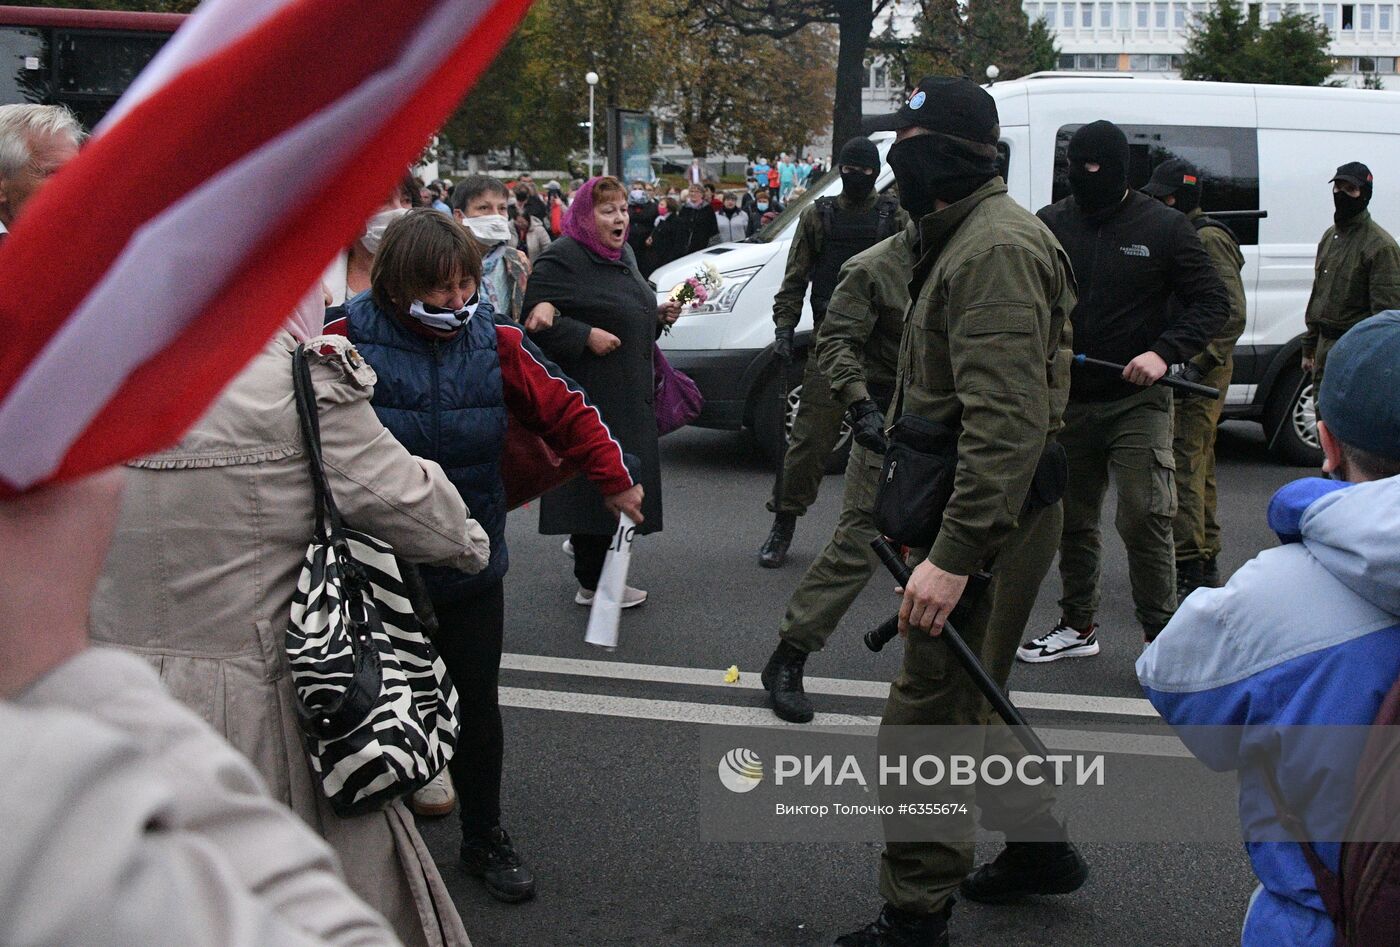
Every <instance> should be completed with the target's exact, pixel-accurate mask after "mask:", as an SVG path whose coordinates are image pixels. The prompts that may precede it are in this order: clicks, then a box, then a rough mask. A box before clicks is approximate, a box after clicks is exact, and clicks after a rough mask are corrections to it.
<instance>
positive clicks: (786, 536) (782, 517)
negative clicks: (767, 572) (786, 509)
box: [758, 513, 797, 569]
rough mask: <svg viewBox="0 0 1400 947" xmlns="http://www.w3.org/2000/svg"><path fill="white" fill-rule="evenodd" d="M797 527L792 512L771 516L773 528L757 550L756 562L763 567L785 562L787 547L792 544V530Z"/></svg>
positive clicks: (775, 566) (774, 566) (776, 565)
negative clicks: (761, 546)
mask: <svg viewBox="0 0 1400 947" xmlns="http://www.w3.org/2000/svg"><path fill="white" fill-rule="evenodd" d="M796 527H797V517H796V516H795V515H794V514H792V513H779V514H778V515H776V516H774V517H773V528H772V529H771V530H769V531H768V538H767V539H766V540H764V541H763V548H761V549H759V551H758V564H759V565H761V566H763V568H765V569H776V568H778V567H779V566H781V565H782V564H783V563H785V562H787V554H788V547H789V546H791V545H792V531H793V530H794V529H795V528H796Z"/></svg>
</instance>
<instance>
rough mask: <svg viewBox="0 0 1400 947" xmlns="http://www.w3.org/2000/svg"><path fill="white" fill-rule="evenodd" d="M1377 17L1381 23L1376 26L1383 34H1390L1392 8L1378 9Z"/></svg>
mask: <svg viewBox="0 0 1400 947" xmlns="http://www.w3.org/2000/svg"><path fill="white" fill-rule="evenodd" d="M1376 15H1377V18H1378V20H1379V22H1378V23H1377V24H1376V25H1377V26H1379V27H1380V28H1381V30H1382V31H1383V32H1386V33H1389V32H1390V7H1388V6H1386V7H1377V8H1376Z"/></svg>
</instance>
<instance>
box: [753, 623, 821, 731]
mask: <svg viewBox="0 0 1400 947" xmlns="http://www.w3.org/2000/svg"><path fill="white" fill-rule="evenodd" d="M806 663H807V652H806V651H799V650H798V649H797V648H794V647H793V646H792V645H790V644H788V643H787V642H786V641H780V642H778V647H777V649H776V650H775V651H774V652H773V656H772V657H771V658H769V659H768V663H767V664H766V665H765V666H764V668H763V675H762V680H763V686H764V687H766V688H767V689H768V697H769V700H770V702H771V703H772V705H773V713H775V714H777V715H778V716H779V717H781V718H782V719H784V720H786V721H787V722H788V723H806V722H807V721H809V720H811V719H812V702H811V701H810V700H808V699H807V693H806V692H805V691H804V690H803V689H802V667H803V665H805V664H806Z"/></svg>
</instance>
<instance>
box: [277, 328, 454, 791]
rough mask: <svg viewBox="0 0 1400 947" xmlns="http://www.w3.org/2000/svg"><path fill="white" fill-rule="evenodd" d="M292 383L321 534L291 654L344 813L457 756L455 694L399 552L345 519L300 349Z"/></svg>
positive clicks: (301, 700)
mask: <svg viewBox="0 0 1400 947" xmlns="http://www.w3.org/2000/svg"><path fill="white" fill-rule="evenodd" d="M292 381H293V389H294V391H295V393H296V403H297V415H298V417H299V418H300V420H301V432H302V440H303V442H304V444H305V449H306V456H307V461H308V464H309V466H310V468H311V481H312V484H313V485H314V488H315V494H316V532H315V535H314V536H313V537H312V539H311V545H310V547H309V548H308V549H307V551H306V561H305V563H304V564H303V565H302V569H301V575H300V577H299V578H298V579H297V590H296V595H295V597H294V598H293V599H292V612H291V618H290V620H289V621H288V623H287V636H286V647H287V659H288V662H289V663H290V665H291V673H292V683H293V686H294V689H295V691H296V712H297V720H298V722H299V723H300V725H301V730H302V737H303V738H304V740H305V742H306V749H307V753H308V755H309V756H310V759H311V768H312V770H313V771H314V772H315V773H316V777H317V778H318V779H319V780H320V781H321V789H322V791H324V792H325V794H326V798H327V799H329V800H330V803H331V808H332V809H334V810H335V811H336V813H337V814H339V815H342V816H352V815H360V814H362V813H366V812H372V811H374V810H376V809H380V808H382V807H383V806H385V805H386V804H388V803H389V802H390V801H391V800H393V799H396V798H398V797H400V796H403V795H405V794H406V793H409V792H412V791H413V790H415V789H418V788H419V787H420V786H422V785H424V784H425V783H427V782H428V781H429V780H430V779H432V777H433V776H434V775H436V774H437V773H438V771H440V770H441V769H442V768H443V767H444V766H446V765H447V761H448V760H449V759H451V758H452V751H453V749H454V747H455V746H456V744H457V693H456V691H454V690H453V688H452V682H451V681H450V680H449V679H448V677H447V669H446V667H444V665H443V662H442V658H441V657H439V655H438V653H437V650H436V649H435V648H434V647H433V646H432V644H431V643H430V642H429V641H428V638H427V635H426V634H425V633H424V628H423V624H422V622H421V621H420V620H419V618H418V617H417V615H416V614H415V613H414V608H413V603H412V601H410V597H409V591H408V588H407V587H406V586H405V583H404V580H403V578H402V576H401V574H400V571H399V564H398V560H397V559H396V558H395V557H394V550H393V549H392V548H391V547H390V546H389V545H388V544H386V543H384V542H381V541H380V540H378V539H375V538H374V537H373V536H369V535H366V534H365V533H361V532H357V531H355V530H353V529H349V528H347V527H346V526H345V524H344V523H343V522H342V521H341V518H340V511H339V510H338V509H336V505H335V498H334V497H333V496H332V495H331V491H330V484H329V483H328V481H327V479H326V471H325V467H324V465H323V464H322V460H321V430H320V423H319V421H318V418H317V409H316V396H315V393H314V392H313V390H312V387H311V370H310V367H309V366H308V364H307V359H306V352H305V347H304V346H297V349H296V351H295V352H294V353H293V355H292Z"/></svg>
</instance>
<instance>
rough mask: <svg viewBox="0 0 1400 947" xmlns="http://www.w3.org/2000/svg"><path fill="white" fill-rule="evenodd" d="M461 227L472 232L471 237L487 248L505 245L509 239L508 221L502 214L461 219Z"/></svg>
mask: <svg viewBox="0 0 1400 947" xmlns="http://www.w3.org/2000/svg"><path fill="white" fill-rule="evenodd" d="M462 226H463V227H466V228H467V229H468V230H470V231H471V232H472V236H473V237H475V238H476V239H477V240H479V241H481V242H482V243H484V244H486V245H487V246H488V247H494V246H495V245H496V244H498V243H505V242H506V241H507V240H509V239H510V221H509V220H507V219H506V216H505V215H504V214H487V215H486V216H484V217H463V218H462Z"/></svg>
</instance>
